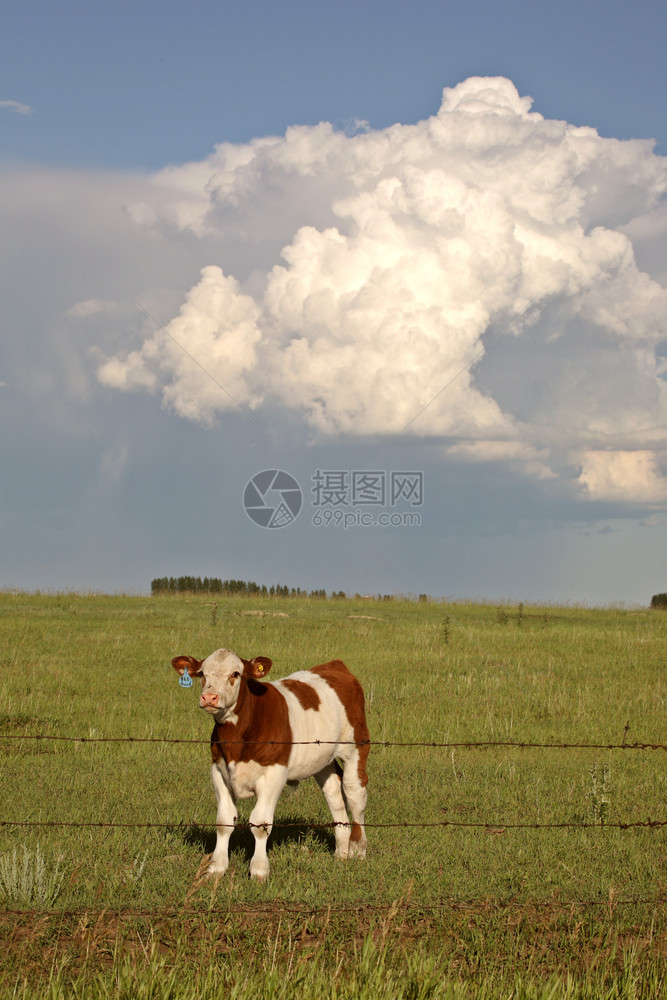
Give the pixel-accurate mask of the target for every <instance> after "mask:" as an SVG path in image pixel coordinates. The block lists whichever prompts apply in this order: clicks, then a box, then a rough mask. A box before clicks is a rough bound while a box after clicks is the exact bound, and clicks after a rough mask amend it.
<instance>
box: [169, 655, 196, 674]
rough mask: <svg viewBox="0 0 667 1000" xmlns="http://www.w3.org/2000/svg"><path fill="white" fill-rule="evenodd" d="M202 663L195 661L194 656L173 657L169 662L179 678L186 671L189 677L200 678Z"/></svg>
mask: <svg viewBox="0 0 667 1000" xmlns="http://www.w3.org/2000/svg"><path fill="white" fill-rule="evenodd" d="M203 662H204V661H203V660H195V658H194V656H175V657H174V658H173V660H172V661H171V665H172V667H173V668H174V670H175V671H176V673H177V674H180V675H181V677H182V676H183V674H184V673H185V671H186V670H187V672H188V673H189V674H190V677H201V676H202V672H201V665H202V663H203Z"/></svg>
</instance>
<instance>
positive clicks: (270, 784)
mask: <svg viewBox="0 0 667 1000" xmlns="http://www.w3.org/2000/svg"><path fill="white" fill-rule="evenodd" d="M286 781H287V768H286V767H283V766H282V765H281V764H271V765H270V766H269V767H266V768H265V769H264V771H263V772H262V774H261V775H260V777H259V778H258V779H257V782H256V785H255V792H256V795H257V802H256V804H255V808H254V809H253V811H252V812H251V813H250V826H251V828H252V832H253V836H254V837H255V853H254V854H253V856H252V861H251V862H250V876H251V878H256V879H259V880H260V881H262V882H263V881H264V879H266V878H268V875H269V859H268V857H267V855H266V847H267V841H268V839H269V835H270V833H271V829H272V827H273V815H274V813H275V811H276V805H277V804H278V799H279V798H280V793H281V792H282V790H283V788H284V787H285V782H286Z"/></svg>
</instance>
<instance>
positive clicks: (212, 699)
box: [199, 691, 220, 708]
mask: <svg viewBox="0 0 667 1000" xmlns="http://www.w3.org/2000/svg"><path fill="white" fill-rule="evenodd" d="M219 701H220V695H219V694H213V692H212V691H210V692H209V693H208V694H207V693H206V692H205V691H204V692H202V695H201V697H200V699H199V705H200V708H206V707H207V705H210V706H211V708H215V706H216V705H217V704H218V702H219Z"/></svg>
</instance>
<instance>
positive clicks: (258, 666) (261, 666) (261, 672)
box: [257, 663, 264, 674]
mask: <svg viewBox="0 0 667 1000" xmlns="http://www.w3.org/2000/svg"><path fill="white" fill-rule="evenodd" d="M257 670H258V671H259V673H260V674H263V673H264V664H263V663H258V664H257Z"/></svg>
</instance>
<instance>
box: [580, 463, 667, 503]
mask: <svg viewBox="0 0 667 1000" xmlns="http://www.w3.org/2000/svg"><path fill="white" fill-rule="evenodd" d="M582 457H583V469H582V472H581V475H580V476H579V482H580V483H581V485H582V487H583V488H584V489H585V490H586V492H587V493H588V494H589V496H590V497H591V499H593V500H610V499H611V500H620V501H623V502H629V503H642V504H663V503H664V502H665V501H666V500H667V477H664V476H661V475H660V473H659V471H658V469H657V467H656V464H657V463H656V456H655V455H654V454H652V452H649V451H634V452H631V451H616V452H604V451H588V452H585V453H584V455H583V456H582Z"/></svg>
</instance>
